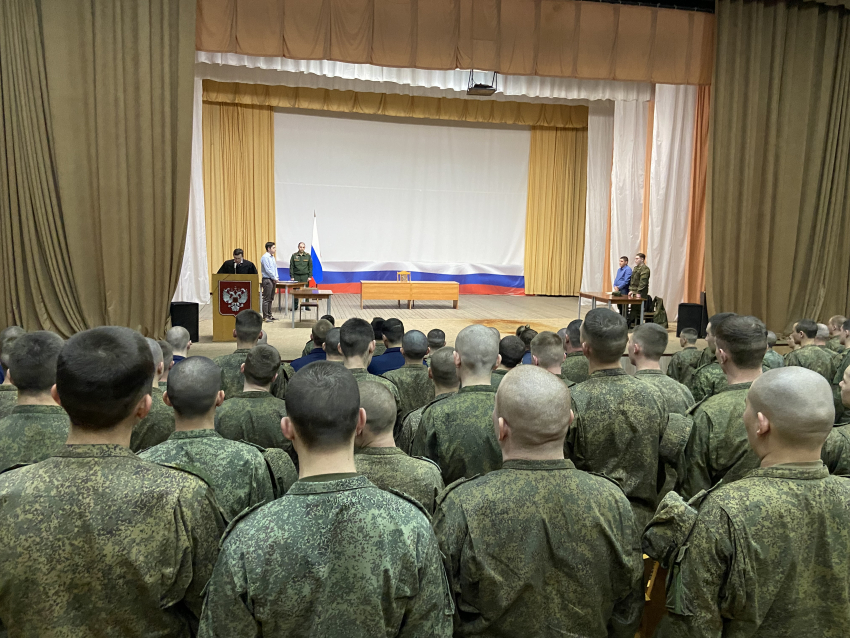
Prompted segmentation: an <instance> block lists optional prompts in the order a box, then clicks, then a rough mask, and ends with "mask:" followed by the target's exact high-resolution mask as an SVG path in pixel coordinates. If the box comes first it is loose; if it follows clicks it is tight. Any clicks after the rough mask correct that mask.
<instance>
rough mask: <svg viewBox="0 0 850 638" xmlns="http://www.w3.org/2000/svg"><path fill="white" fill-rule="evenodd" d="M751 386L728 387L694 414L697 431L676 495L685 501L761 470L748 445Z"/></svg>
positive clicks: (687, 450) (688, 446)
mask: <svg viewBox="0 0 850 638" xmlns="http://www.w3.org/2000/svg"><path fill="white" fill-rule="evenodd" d="M751 385H752V384H751V383H736V384H734V385H730V386H727V387H726V388H725V389H724V390H722V391H721V392H720V393H719V394H716V395H715V396H713V397H710V398H708V399H706V400H705V401H703V402H702V403H699V404H697V405H696V406H695V407H694V409H693V410H692V412H691V414H692V417H693V427H692V428H691V434H690V438H689V439H688V442H687V444H686V445H685V450H684V452H683V462H682V464H681V466H680V467H677V468H676V471H677V473H678V475H679V484H678V485H677V486H676V491H677V492H678V493H679V494H681V495H682V496H683V497H684V498H691V497H692V496H695V495H696V494H697V493H698V492H699V491H700V490H707V489H709V488H711V487H712V486H714V485H716V484H717V483H718V482H719V481H720V479H723V482H724V483H731V482H732V481H736V480H738V479H740V478H741V477H742V476H744V474H746V473H747V472H749V471H750V470H752V469H754V468H756V467H758V465H759V460H758V457H757V456H756V454H755V452H753V451H752V449H751V448H750V444H749V443H748V441H747V430H746V428H745V427H744V409H745V408H746V402H747V393H748V392H749V391H750V386H751Z"/></svg>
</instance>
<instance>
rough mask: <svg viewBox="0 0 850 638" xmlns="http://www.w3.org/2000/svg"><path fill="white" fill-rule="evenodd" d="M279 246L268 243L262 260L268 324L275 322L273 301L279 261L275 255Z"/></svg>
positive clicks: (265, 313) (264, 302)
mask: <svg viewBox="0 0 850 638" xmlns="http://www.w3.org/2000/svg"><path fill="white" fill-rule="evenodd" d="M276 252H277V246H275V243H274V242H273V241H267V242H266V253H265V254H264V255H263V258H262V259H261V260H260V266H261V272H262V275H263V319H264V320H265V321H266V322H269V321H275V318H274V317H273V316H272V300H273V299H274V293H275V287H276V285H277V259H275V256H274V255H275V253H276Z"/></svg>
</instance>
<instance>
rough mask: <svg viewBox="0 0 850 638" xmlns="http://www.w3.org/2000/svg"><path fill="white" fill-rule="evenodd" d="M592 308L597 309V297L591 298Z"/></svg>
mask: <svg viewBox="0 0 850 638" xmlns="http://www.w3.org/2000/svg"><path fill="white" fill-rule="evenodd" d="M590 309H591V310H596V299H595V298H594V299H591V300H590Z"/></svg>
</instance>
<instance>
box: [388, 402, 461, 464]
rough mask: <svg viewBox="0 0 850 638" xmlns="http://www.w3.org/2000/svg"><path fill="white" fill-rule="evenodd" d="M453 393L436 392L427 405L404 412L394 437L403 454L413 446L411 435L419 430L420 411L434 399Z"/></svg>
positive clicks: (408, 451)
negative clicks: (396, 434) (407, 412)
mask: <svg viewBox="0 0 850 638" xmlns="http://www.w3.org/2000/svg"><path fill="white" fill-rule="evenodd" d="M453 394H454V392H445V393H443V394H438V395H437V396H436V397H434V399H433V400H432V401H430V402H429V403H428V404H427V405H423V406H422V407H421V408H419V409H417V410H413V412H410V413H409V414H406V415H405V416H404V420H403V421H402V425H401V430H400V431H399V434H398V436H397V437H395V444H396V447H397V448H399V449H400V450H402V451H403V452H404V453H405V454H410V448H411V447H412V446H413V437H415V436H416V432H417V431H418V430H419V424H420V423H422V413H423V412H424V411H425V408H427V407H428V406H429V405H431V403H434V401H442V400H443V399H447V398H448V397H450V396H452V395H453Z"/></svg>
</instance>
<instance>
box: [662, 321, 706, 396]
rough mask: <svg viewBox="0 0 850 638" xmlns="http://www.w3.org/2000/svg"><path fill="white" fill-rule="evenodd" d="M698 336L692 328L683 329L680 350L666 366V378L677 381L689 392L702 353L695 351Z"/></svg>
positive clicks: (680, 337)
mask: <svg viewBox="0 0 850 638" xmlns="http://www.w3.org/2000/svg"><path fill="white" fill-rule="evenodd" d="M698 338H699V335H698V334H697V331H696V330H694V329H693V328H685V329H684V330H682V333H681V335H680V336H679V345H680V346H681V347H682V349H681V350H680V351H679V352H677V353H675V354H674V355H673V356H672V357H670V364H669V365H668V366H667V376H668V377H670V378H671V379H673V381H678V382H679V383H681V384H682V385H684V386H685V387H687V388H688V390H690V388H691V385H692V384H693V377H694V372H696V369H697V364H698V362H699V359H700V357H701V356H702V352H701V351H700V350H697V345H696V344H697V339H698Z"/></svg>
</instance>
